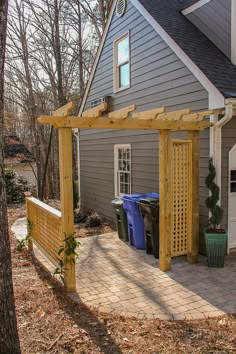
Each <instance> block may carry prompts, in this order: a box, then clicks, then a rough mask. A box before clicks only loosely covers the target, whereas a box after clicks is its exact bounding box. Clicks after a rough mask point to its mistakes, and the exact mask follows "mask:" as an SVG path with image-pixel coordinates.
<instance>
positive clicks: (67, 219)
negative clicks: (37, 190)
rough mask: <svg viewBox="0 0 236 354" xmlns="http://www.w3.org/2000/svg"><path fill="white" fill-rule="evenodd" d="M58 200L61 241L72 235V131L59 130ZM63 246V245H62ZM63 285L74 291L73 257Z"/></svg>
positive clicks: (68, 265) (67, 265)
mask: <svg viewBox="0 0 236 354" xmlns="http://www.w3.org/2000/svg"><path fill="white" fill-rule="evenodd" d="M58 134H59V168H60V197H61V198H60V199H61V215H62V240H63V241H64V239H65V238H66V237H68V236H70V235H73V233H74V213H73V184H72V129H71V128H59V129H58ZM63 246H64V243H63ZM65 268H66V269H65V272H64V283H65V288H66V291H67V292H73V291H75V290H76V280H75V264H74V256H73V255H72V256H70V259H69V262H67V264H66V266H65Z"/></svg>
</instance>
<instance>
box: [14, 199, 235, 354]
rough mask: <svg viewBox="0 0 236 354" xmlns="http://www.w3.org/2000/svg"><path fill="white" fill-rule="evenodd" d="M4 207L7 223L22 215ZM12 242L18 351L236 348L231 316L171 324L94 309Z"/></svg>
mask: <svg viewBox="0 0 236 354" xmlns="http://www.w3.org/2000/svg"><path fill="white" fill-rule="evenodd" d="M8 211H9V213H8V215H9V223H10V225H11V224H12V223H13V222H14V221H15V220H16V219H17V218H19V217H23V216H25V208H24V206H22V205H18V206H11V207H9V210H8ZM11 236H12V235H11ZM11 243H12V263H13V278H14V291H15V300H16V310H17V319H18V329H19V335H20V341H21V348H22V353H25V354H32V353H37V354H38V353H43V354H45V353H54V354H56V353H58V354H59V353H60V354H67V353H74V354H78V353H80V354H83V353H89V354H97V353H106V354H119V353H132V354H145V353H152V354H154V353H163V354H165V353H171V354H173V353H181V354H182V353H220V354H224V353H235V352H236V318H235V317H234V316H224V317H221V318H214V319H207V320H196V321H175V322H174V321H160V320H155V321H148V320H137V319H134V318H133V319H132V318H131V319H128V318H124V317H121V316H112V315H111V314H110V315H109V314H104V313H99V312H98V311H97V310H96V309H94V308H90V307H87V306H86V305H84V304H82V303H80V304H79V303H76V302H74V301H73V300H71V299H70V298H69V297H68V296H67V295H66V294H65V293H64V290H63V288H62V287H61V286H60V284H58V283H57V282H56V281H55V280H54V279H52V278H51V277H50V276H49V275H48V273H47V272H46V271H45V269H44V268H43V267H42V266H41V265H40V264H39V263H38V262H37V260H35V259H34V258H31V256H29V255H28V254H27V252H26V251H22V252H18V251H17V250H16V241H15V240H14V238H13V237H11Z"/></svg>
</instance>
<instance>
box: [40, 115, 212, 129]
mask: <svg viewBox="0 0 236 354" xmlns="http://www.w3.org/2000/svg"><path fill="white" fill-rule="evenodd" d="M122 118H123V117H122ZM38 122H39V123H41V124H52V125H53V126H54V127H55V128H80V129H120V130H121V129H122V130H123V129H124V130H175V131H176V130H203V129H206V128H209V127H211V126H212V125H213V124H212V123H210V122H193V121H191V122H188V121H181V120H177V121H169V120H164V119H163V120H159V119H154V120H153V119H145V120H144V119H135V118H128V119H121V118H108V117H98V118H90V117H77V116H76V117H73V116H70V117H60V116H53V117H51V116H41V117H39V118H38Z"/></svg>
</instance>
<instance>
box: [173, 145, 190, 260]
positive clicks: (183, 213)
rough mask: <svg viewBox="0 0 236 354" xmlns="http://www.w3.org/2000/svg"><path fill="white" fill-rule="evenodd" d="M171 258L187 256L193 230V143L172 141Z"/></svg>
mask: <svg viewBox="0 0 236 354" xmlns="http://www.w3.org/2000/svg"><path fill="white" fill-rule="evenodd" d="M171 163H172V165H171V174H172V176H171V186H172V196H171V197H172V198H171V199H172V210H171V215H172V218H171V219H172V222H171V256H172V257H176V256H181V255H185V254H187V251H188V248H189V242H191V241H190V240H191V228H192V198H191V195H192V190H191V188H192V187H191V186H192V183H191V178H192V142H191V141H187V140H173V141H172V162H171Z"/></svg>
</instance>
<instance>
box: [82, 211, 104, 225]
mask: <svg viewBox="0 0 236 354" xmlns="http://www.w3.org/2000/svg"><path fill="white" fill-rule="evenodd" d="M101 224H102V218H101V217H100V216H99V215H98V214H97V213H92V214H91V215H89V216H88V219H87V221H86V224H85V227H96V226H100V225H101Z"/></svg>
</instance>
